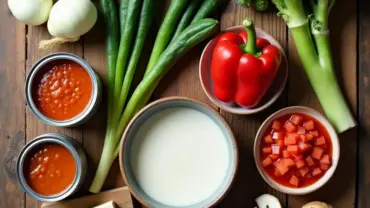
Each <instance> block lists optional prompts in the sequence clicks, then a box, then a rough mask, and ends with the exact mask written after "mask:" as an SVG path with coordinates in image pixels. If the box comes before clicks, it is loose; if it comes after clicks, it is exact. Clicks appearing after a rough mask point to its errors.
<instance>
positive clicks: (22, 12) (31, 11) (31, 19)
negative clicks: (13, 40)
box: [8, 0, 53, 25]
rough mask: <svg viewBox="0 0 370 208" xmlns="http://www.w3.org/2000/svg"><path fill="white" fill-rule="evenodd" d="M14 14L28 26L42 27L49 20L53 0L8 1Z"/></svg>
mask: <svg viewBox="0 0 370 208" xmlns="http://www.w3.org/2000/svg"><path fill="white" fill-rule="evenodd" d="M8 6H9V9H10V11H11V12H12V14H13V15H14V17H15V18H17V19H18V20H19V21H21V22H23V23H25V24H27V25H41V24H43V23H45V22H46V21H47V20H48V17H49V13H50V9H51V7H52V6H53V0H8Z"/></svg>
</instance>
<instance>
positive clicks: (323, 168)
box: [320, 164, 329, 171]
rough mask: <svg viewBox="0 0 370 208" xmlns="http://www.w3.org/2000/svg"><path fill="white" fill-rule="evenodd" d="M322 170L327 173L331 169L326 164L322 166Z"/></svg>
mask: <svg viewBox="0 0 370 208" xmlns="http://www.w3.org/2000/svg"><path fill="white" fill-rule="evenodd" d="M320 169H321V170H323V171H326V170H328V169H329V165H326V164H320Z"/></svg>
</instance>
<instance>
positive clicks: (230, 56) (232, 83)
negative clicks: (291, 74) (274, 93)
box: [211, 18, 281, 107]
mask: <svg viewBox="0 0 370 208" xmlns="http://www.w3.org/2000/svg"><path fill="white" fill-rule="evenodd" d="M243 26H244V27H245V28H246V31H245V32H242V33H240V34H237V33H234V32H226V33H224V34H222V35H221V36H220V37H219V39H218V42H217V44H216V47H215V49H214V51H213V56H212V64H211V78H212V81H213V90H214V95H215V96H216V97H217V98H218V99H219V100H221V101H223V102H235V103H237V104H238V105H240V106H243V107H253V106H256V105H257V104H258V102H259V101H260V100H261V99H262V97H263V95H264V94H265V93H266V91H267V90H268V88H269V87H270V85H271V83H272V82H273V80H274V79H275V76H276V74H277V71H278V69H279V66H280V62H281V57H280V51H279V49H278V48H276V47H275V46H273V45H271V44H270V42H269V41H268V40H266V39H263V38H256V31H255V28H254V24H253V21H252V20H251V19H248V18H247V19H245V20H244V21H243Z"/></svg>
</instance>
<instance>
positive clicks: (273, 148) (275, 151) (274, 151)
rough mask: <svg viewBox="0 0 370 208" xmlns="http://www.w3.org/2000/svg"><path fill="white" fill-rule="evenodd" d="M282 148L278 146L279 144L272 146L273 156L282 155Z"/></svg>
mask: <svg viewBox="0 0 370 208" xmlns="http://www.w3.org/2000/svg"><path fill="white" fill-rule="evenodd" d="M282 147H283V146H280V145H277V144H273V145H271V149H272V154H275V155H280V150H281V148H282Z"/></svg>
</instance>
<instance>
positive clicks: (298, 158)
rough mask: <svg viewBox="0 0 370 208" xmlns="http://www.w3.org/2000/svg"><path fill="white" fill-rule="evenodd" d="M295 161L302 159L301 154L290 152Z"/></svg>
mask: <svg viewBox="0 0 370 208" xmlns="http://www.w3.org/2000/svg"><path fill="white" fill-rule="evenodd" d="M291 155H292V157H293V158H294V160H295V161H298V160H302V159H303V156H302V155H300V154H291Z"/></svg>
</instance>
